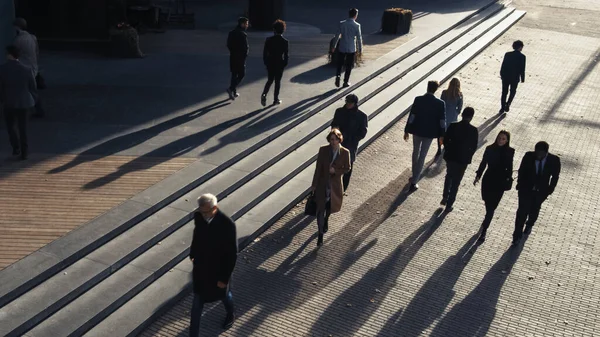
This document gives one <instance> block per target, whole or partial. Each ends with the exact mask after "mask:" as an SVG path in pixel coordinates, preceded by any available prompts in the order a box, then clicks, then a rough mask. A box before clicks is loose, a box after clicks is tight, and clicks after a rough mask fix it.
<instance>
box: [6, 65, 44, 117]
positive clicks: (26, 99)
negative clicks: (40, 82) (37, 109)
mask: <svg viewBox="0 0 600 337" xmlns="http://www.w3.org/2000/svg"><path fill="white" fill-rule="evenodd" d="M36 99H37V88H36V85H35V78H34V77H33V74H32V73H31V69H29V68H28V67H27V66H25V65H23V64H21V63H20V62H19V61H13V60H9V61H7V62H6V63H5V64H3V65H1V66H0V103H1V104H2V105H4V107H5V108H7V109H30V108H33V107H34V106H35V101H36Z"/></svg>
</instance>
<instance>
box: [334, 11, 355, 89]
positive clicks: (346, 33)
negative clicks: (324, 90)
mask: <svg viewBox="0 0 600 337" xmlns="http://www.w3.org/2000/svg"><path fill="white" fill-rule="evenodd" d="M348 16H349V18H348V19H347V20H344V21H341V22H340V25H339V27H338V30H337V32H336V33H335V37H334V40H333V43H332V44H331V45H332V47H331V48H332V49H331V53H334V52H335V49H336V46H337V44H338V41H339V43H340V45H339V52H338V55H337V70H336V73H335V86H336V87H338V88H339V87H340V77H341V75H342V67H345V73H344V88H347V87H349V86H350V74H351V73H352V68H353V67H354V61H355V59H356V53H357V52H358V54H361V53H362V33H361V30H360V23H358V22H356V19H357V18H358V9H356V8H352V9H350V11H349V12H348Z"/></svg>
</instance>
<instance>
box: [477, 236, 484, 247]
mask: <svg viewBox="0 0 600 337" xmlns="http://www.w3.org/2000/svg"><path fill="white" fill-rule="evenodd" d="M484 242H485V234H481V235H479V237H478V238H477V244H478V245H480V244H482V243H484Z"/></svg>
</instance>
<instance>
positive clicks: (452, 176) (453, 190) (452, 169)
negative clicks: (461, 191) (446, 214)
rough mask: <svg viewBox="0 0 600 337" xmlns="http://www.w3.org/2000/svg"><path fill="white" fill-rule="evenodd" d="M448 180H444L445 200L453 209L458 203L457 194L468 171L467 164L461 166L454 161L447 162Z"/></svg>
mask: <svg viewBox="0 0 600 337" xmlns="http://www.w3.org/2000/svg"><path fill="white" fill-rule="evenodd" d="M446 166H447V168H446V179H445V180H444V192H443V195H442V197H443V199H444V200H447V205H448V206H449V207H451V206H452V205H453V204H454V201H456V194H457V193H458V188H459V187H460V182H461V181H462V178H463V176H464V175H465V171H466V170H467V164H459V163H456V162H453V161H446Z"/></svg>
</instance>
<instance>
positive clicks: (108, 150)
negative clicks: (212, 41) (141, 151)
mask: <svg viewBox="0 0 600 337" xmlns="http://www.w3.org/2000/svg"><path fill="white" fill-rule="evenodd" d="M229 104H230V101H229V100H222V101H219V102H216V103H213V104H210V105H207V106H205V107H203V108H200V109H198V110H194V111H192V112H190V113H186V114H184V115H181V116H177V117H175V118H172V119H169V120H167V121H165V122H162V123H159V124H156V125H153V126H151V127H148V128H144V129H142V130H138V131H135V132H131V133H128V134H126V135H122V136H118V137H115V138H112V139H110V140H107V141H105V142H104V143H102V144H99V145H96V146H94V147H92V148H90V149H88V150H85V151H83V152H81V153H80V154H78V155H77V156H76V157H75V158H73V159H72V160H71V161H70V162H68V163H66V164H64V165H61V166H59V167H56V168H53V169H51V170H49V171H48V173H50V174H56V173H61V172H64V171H67V170H69V169H71V168H74V167H76V166H78V165H80V164H83V163H86V162H90V161H94V160H97V159H99V158H103V157H108V156H111V155H114V154H115V153H118V152H121V151H124V150H127V149H131V148H133V147H135V146H137V145H140V144H142V143H144V142H146V141H148V140H149V139H151V138H153V137H155V136H157V135H158V134H160V133H162V132H164V131H167V130H169V129H172V128H175V127H177V126H180V125H183V124H185V123H187V122H189V121H191V120H193V119H195V118H198V117H200V116H202V115H204V114H207V113H208V112H210V111H213V110H217V109H220V108H222V107H225V106H227V105H229Z"/></svg>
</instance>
